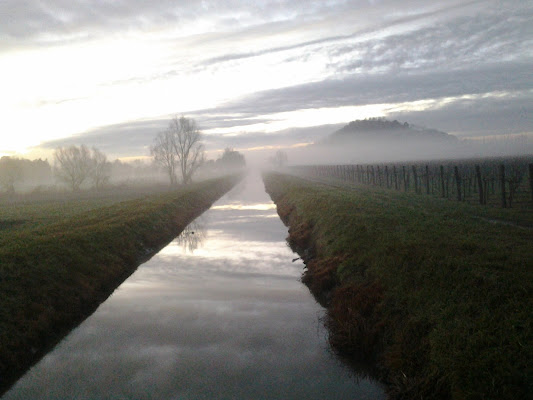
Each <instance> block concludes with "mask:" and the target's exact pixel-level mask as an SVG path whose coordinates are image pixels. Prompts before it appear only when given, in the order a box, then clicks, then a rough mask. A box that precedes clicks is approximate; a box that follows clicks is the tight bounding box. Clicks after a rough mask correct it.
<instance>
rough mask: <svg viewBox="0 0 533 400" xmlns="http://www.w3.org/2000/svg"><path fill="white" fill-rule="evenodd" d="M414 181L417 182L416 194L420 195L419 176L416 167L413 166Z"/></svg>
mask: <svg viewBox="0 0 533 400" xmlns="http://www.w3.org/2000/svg"><path fill="white" fill-rule="evenodd" d="M413 179H414V180H415V193H418V175H417V173H416V166H414V165H413Z"/></svg>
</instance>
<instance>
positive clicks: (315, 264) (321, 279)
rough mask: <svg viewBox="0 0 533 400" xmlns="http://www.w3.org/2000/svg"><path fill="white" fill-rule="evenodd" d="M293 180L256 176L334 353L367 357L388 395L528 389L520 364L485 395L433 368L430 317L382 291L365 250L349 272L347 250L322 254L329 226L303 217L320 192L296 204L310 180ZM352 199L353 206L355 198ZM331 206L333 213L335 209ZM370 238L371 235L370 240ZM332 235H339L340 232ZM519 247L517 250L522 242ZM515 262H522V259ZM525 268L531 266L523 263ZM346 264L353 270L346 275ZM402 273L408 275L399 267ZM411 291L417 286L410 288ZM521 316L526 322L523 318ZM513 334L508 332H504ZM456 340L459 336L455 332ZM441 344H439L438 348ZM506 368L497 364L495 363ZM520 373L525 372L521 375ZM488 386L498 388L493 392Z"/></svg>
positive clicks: (510, 395)
mask: <svg viewBox="0 0 533 400" xmlns="http://www.w3.org/2000/svg"><path fill="white" fill-rule="evenodd" d="M298 179H299V178H295V177H293V176H288V175H283V174H278V173H267V174H264V175H263V180H264V183H265V189H266V191H267V193H268V194H269V195H270V196H271V198H272V200H273V201H274V202H275V203H276V206H277V210H278V214H279V216H280V218H281V219H282V221H283V222H284V223H285V225H286V226H288V227H289V236H288V238H287V240H288V242H289V245H290V246H291V248H293V250H295V251H296V252H297V253H298V254H299V255H300V256H301V258H302V259H303V261H304V263H305V264H306V268H307V271H305V272H304V274H303V276H302V281H303V283H305V284H306V285H307V286H308V287H309V289H310V291H311V293H313V295H314V296H315V298H316V299H317V301H319V302H320V303H321V304H322V305H323V306H324V307H325V308H326V310H327V315H326V319H325V324H326V327H327V328H328V331H329V334H330V336H329V340H330V343H331V345H332V347H333V349H334V350H335V351H338V352H339V353H340V354H341V355H343V356H348V357H349V358H352V359H354V360H355V361H356V362H357V361H365V362H370V363H372V364H373V365H374V366H375V368H374V370H373V372H374V376H376V377H377V378H378V379H379V380H381V381H382V382H383V383H384V384H385V385H386V388H387V393H388V395H389V398H391V399H404V398H405V399H410V398H424V399H463V398H464V399H466V398H472V399H473V398H518V397H514V396H515V395H519V393H522V395H526V393H528V390H529V389H528V388H529V387H530V384H528V383H527V374H528V373H529V372H530V371H529V372H528V367H527V366H526V367H525V368H526V369H525V370H523V371H524V372H523V374H522V376H521V377H517V376H514V377H511V378H510V379H511V380H513V382H512V384H511V385H510V386H508V387H507V388H505V387H504V388H498V387H492V388H487V389H486V394H487V396H484V394H483V393H480V392H478V393H474V392H471V393H468V392H465V391H464V390H463V389H464V388H462V387H461V386H459V385H458V384H457V382H452V380H451V379H450V375H448V374H446V373H444V372H443V370H441V369H439V368H436V366H435V363H434V362H432V359H431V358H432V357H434V351H435V349H434V348H432V347H431V340H430V339H431V334H432V333H433V332H432V330H434V325H433V323H432V322H431V320H430V319H424V318H420V316H417V315H415V314H412V313H411V311H410V310H409V309H408V308H407V309H406V308H405V307H404V306H403V305H402V304H399V302H398V300H400V301H401V299H398V298H394V294H393V295H391V293H390V292H396V295H397V289H396V288H394V290H391V286H390V280H389V282H386V280H384V279H382V277H380V276H379V274H373V273H372V272H368V271H369V270H371V267H370V265H369V264H371V263H372V262H371V259H372V257H373V254H361V255H360V256H361V257H360V259H362V260H365V261H364V263H365V264H366V265H365V264H359V265H357V264H356V265H353V264H352V266H353V267H354V268H353V269H352V271H350V268H352V267H350V263H353V262H354V259H353V257H352V256H353V254H351V255H349V254H342V252H341V253H336V254H334V255H332V254H331V252H329V254H325V253H327V252H326V251H325V249H324V243H325V242H327V243H331V240H325V238H326V237H327V234H324V229H330V228H331V226H329V227H326V228H325V227H324V225H323V224H322V225H321V223H323V221H320V222H317V221H316V220H313V219H312V218H310V217H309V214H312V213H311V212H309V211H310V210H311V208H312V209H315V207H323V208H322V211H324V210H327V209H328V205H327V204H326V206H325V207H324V204H323V203H324V199H323V198H322V199H316V200H317V201H316V204H313V203H314V201H306V202H304V203H305V204H304V205H302V198H303V197H302V196H306V195H307V196H309V197H311V198H312V196H313V194H314V193H312V192H309V193H308V192H307V190H308V189H309V188H310V187H311V186H312V184H310V183H309V182H308V181H307V182H306V184H303V185H302V184H301V182H298V181H297V180H298ZM300 181H302V180H300ZM280 182H281V183H280ZM315 184H317V183H315ZM318 185H320V184H318ZM304 193H305V194H304ZM378 197H379V196H378ZM330 200H332V199H330ZM381 200H382V199H381ZM318 203H321V204H318ZM352 205H353V206H354V207H357V205H356V204H352ZM332 208H335V207H332ZM331 212H332V214H335V213H337V212H338V209H336V210H335V211H331ZM319 213H320V212H319ZM319 213H318V214H319ZM316 217H317V213H316V212H315V213H314V215H313V218H315V219H316ZM424 217H425V216H424ZM327 218H329V220H330V221H331V220H332V219H336V222H337V223H338V225H343V222H345V221H343V220H342V215H341V214H337V215H335V216H329V217H327ZM378 218H379V217H378ZM330 231H331V229H330ZM360 234H361V235H362V236H361V238H363V237H364V236H367V238H368V237H370V236H372V235H370V234H367V233H366V231H364V230H362V231H361V232H360ZM374 234H375V232H374ZM375 238H376V237H375V235H374V237H373V239H375ZM329 239H331V238H329ZM336 239H338V241H343V238H342V237H339V238H336ZM336 241H337V240H336ZM318 242H320V243H318ZM390 245H391V244H389V245H388V248H387V247H384V246H383V243H376V248H377V251H379V250H380V248H381V250H382V251H384V252H386V253H390V251H391V247H390ZM392 245H394V244H392ZM380 246H381V247H380ZM519 246H520V247H522V248H523V243H521V244H520V245H519ZM469 251H470V249H469ZM350 257H352V258H350ZM387 257H388V259H389V260H391V259H394V257H395V256H394V254H392V255H391V254H387ZM400 257H405V253H403V254H400V255H399V256H397V258H400ZM419 261H422V259H420V260H419ZM425 261H427V260H425ZM402 263H404V261H403V260H402V261H401V262H400V263H399V264H402ZM522 264H523V266H526V267H527V266H528V264H527V260H526V261H525V262H524V263H522ZM529 267H531V265H530V264H529ZM354 270H359V271H357V272H355V274H353V275H351V276H350V274H351V273H353V272H354ZM404 272H407V273H409V272H408V271H405V270H404ZM476 279H477V282H479V283H478V284H479V285H480V286H483V285H484V284H485V282H484V280H485V279H486V280H487V281H488V277H487V278H481V277H476ZM387 283H388V284H389V285H387ZM418 284H420V282H418ZM412 289H413V290H415V291H416V290H419V288H415V287H413V288H412ZM510 295H513V294H510ZM488 301H490V299H488ZM527 302H528V298H526V299H525V300H524V302H523V303H524V304H525V305H526V306H527ZM523 322H524V323H525V324H526V326H527V320H523ZM512 328H515V326H513V327H512ZM524 328H525V326H518V327H517V329H516V330H522V329H524ZM513 334H514V332H509V336H511V335H513ZM457 339H458V340H461V338H457ZM465 339H466V338H465ZM518 345H519V346H520V347H523V346H527V345H528V342H527V341H526V342H523V343H520V341H518ZM513 347H514V348H515V349H516V348H518V346H517V345H516V343H513ZM525 349H526V348H523V350H525ZM442 350H443V349H439V351H441V352H442ZM480 351H482V350H480ZM526 353H527V351H526ZM481 355H482V353H480V356H481ZM507 358H509V357H507ZM526 358H527V357H526ZM523 359H524V356H522V357H521V358H520V359H516V362H517V363H518V365H522V364H523V363H524V360H523ZM506 361H509V360H506ZM452 363H453V361H452ZM526 363H527V361H526ZM526 365H527V364H526ZM473 367H474V368H475V366H473ZM506 367H507V366H506V365H502V368H506ZM417 371H418V372H417ZM490 373H491V372H490V371H476V370H475V369H474V370H473V375H476V374H484V375H486V374H490ZM524 376H526V378H525V379H524ZM454 378H455V377H454ZM465 379H466V378H465ZM504 379H507V382H506V383H507V384H509V383H510V382H509V378H508V377H507V378H504ZM454 383H455V385H454ZM509 387H514V389H515V391H514V392H513V391H511V392H509V391H508V390H509ZM502 390H503V395H502ZM496 392H499V394H495V393H496ZM519 396H520V395H519ZM526 396H527V395H526Z"/></svg>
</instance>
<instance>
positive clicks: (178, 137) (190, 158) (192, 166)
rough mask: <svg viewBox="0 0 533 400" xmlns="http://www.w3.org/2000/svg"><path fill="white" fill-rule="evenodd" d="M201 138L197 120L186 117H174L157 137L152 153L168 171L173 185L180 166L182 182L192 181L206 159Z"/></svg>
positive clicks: (158, 162)
mask: <svg viewBox="0 0 533 400" xmlns="http://www.w3.org/2000/svg"><path fill="white" fill-rule="evenodd" d="M201 140H202V134H201V133H200V131H199V129H198V127H197V125H196V121H194V119H190V118H185V117H180V118H178V117H175V118H173V119H172V120H171V121H170V123H169V125H168V128H167V130H165V131H163V132H160V133H159V134H158V135H157V136H156V137H155V139H154V145H153V146H152V147H151V148H150V153H151V155H152V156H153V157H154V160H155V162H156V163H157V164H159V165H160V166H162V167H163V168H164V169H165V171H166V172H167V174H168V176H169V178H170V184H171V185H176V184H177V178H176V170H177V169H178V168H179V170H180V171H181V178H182V182H183V183H184V184H187V183H190V182H191V180H192V176H193V175H194V173H195V172H196V170H197V169H198V168H199V167H200V166H201V165H202V164H203V162H204V160H205V158H204V146H203V145H202V142H201Z"/></svg>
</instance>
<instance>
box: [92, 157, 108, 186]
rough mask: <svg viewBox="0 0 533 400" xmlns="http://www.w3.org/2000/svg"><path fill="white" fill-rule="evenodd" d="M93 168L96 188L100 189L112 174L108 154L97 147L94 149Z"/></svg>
mask: <svg viewBox="0 0 533 400" xmlns="http://www.w3.org/2000/svg"><path fill="white" fill-rule="evenodd" d="M92 163H93V166H92V170H91V178H92V180H93V183H94V187H95V188H96V190H100V189H101V188H102V187H103V186H104V185H105V184H106V183H107V182H108V181H109V178H110V176H111V164H110V163H109V162H108V161H107V156H106V155H105V154H104V153H102V152H101V151H100V150H98V149H97V148H96V147H93V149H92Z"/></svg>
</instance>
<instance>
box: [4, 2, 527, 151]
mask: <svg viewBox="0 0 533 400" xmlns="http://www.w3.org/2000/svg"><path fill="white" fill-rule="evenodd" d="M532 21H533V3H532V2H531V1H528V0H523V1H519V0H509V1H492V0H483V1H470V2H468V1H464V0H461V1H454V0H448V1H441V2H435V1H432V2H428V1H425V0H402V1H400V0H394V1H393V0H366V1H363V0H354V1H342V0H321V1H298V0H265V1H238V0H228V1H223V0H221V1H210V0H204V1H197V0H188V1H171V0H161V1H155V0H152V1H145V0H98V1H96V0H94V1H89V0H42V1H33V0H0V22H1V23H0V109H1V110H2V117H1V118H0V156H1V155H19V156H24V157H28V158H35V157H50V155H51V154H52V152H53V150H54V149H55V148H57V147H61V146H68V145H80V144H86V145H89V146H96V147H98V148H99V149H100V150H101V151H103V152H105V153H106V154H108V156H109V157H110V158H121V159H131V158H135V157H146V156H148V155H149V147H150V145H151V144H152V141H153V138H154V137H155V136H156V134H157V133H158V132H159V131H161V130H164V129H165V128H166V126H167V125H168V122H169V120H170V119H171V118H172V117H174V116H181V115H184V116H186V117H190V118H194V119H196V121H197V122H198V124H199V126H200V127H201V129H202V131H203V133H204V134H205V135H204V139H205V144H206V149H207V150H208V151H209V152H208V154H211V155H214V154H216V151H220V150H222V149H224V148H225V147H232V148H235V149H237V150H240V151H244V152H245V153H246V154H249V155H251V156H252V157H253V154H254V152H261V151H262V152H263V153H264V152H265V151H271V152H274V151H275V150H274V149H278V148H285V149H290V148H292V147H300V146H305V145H306V144H308V143H312V142H313V141H315V140H318V139H320V138H322V137H324V136H326V135H328V134H330V133H332V132H333V131H334V130H335V129H337V128H338V127H341V126H342V125H344V124H346V123H348V122H349V121H353V120H356V119H363V118H369V117H380V116H381V117H386V118H390V119H398V120H400V121H401V122H404V121H407V122H409V123H414V124H418V125H421V126H425V127H428V128H434V129H439V130H442V131H445V132H448V133H451V134H455V135H458V136H460V137H478V136H487V135H508V134H522V133H526V134H527V133H531V132H533V73H532V71H533V68H532V66H533V23H532ZM249 157H250V156H249Z"/></svg>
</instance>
